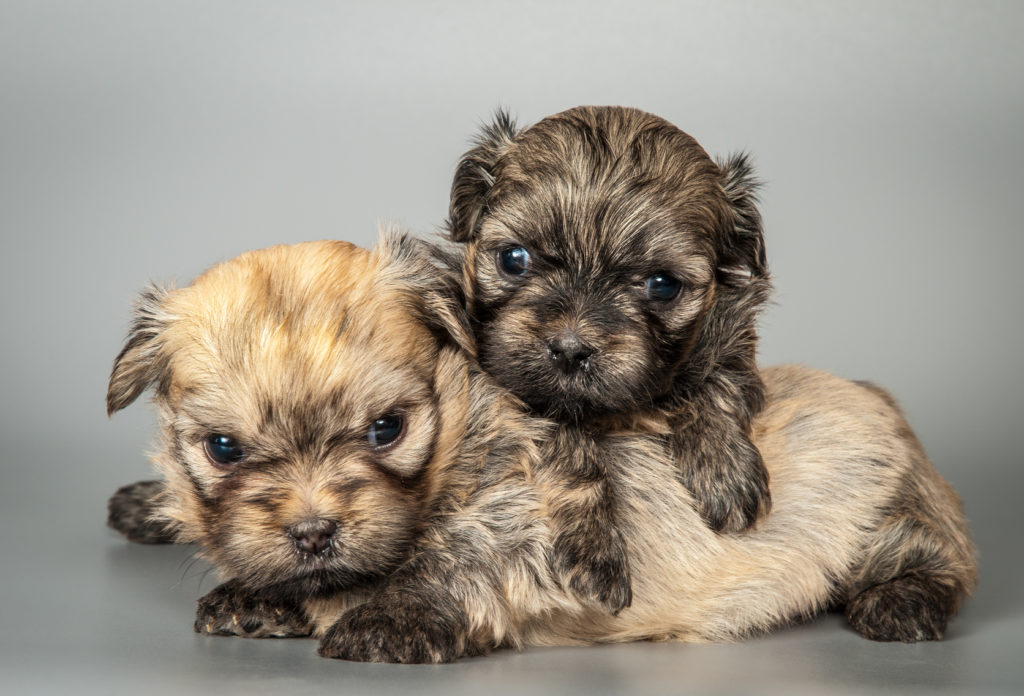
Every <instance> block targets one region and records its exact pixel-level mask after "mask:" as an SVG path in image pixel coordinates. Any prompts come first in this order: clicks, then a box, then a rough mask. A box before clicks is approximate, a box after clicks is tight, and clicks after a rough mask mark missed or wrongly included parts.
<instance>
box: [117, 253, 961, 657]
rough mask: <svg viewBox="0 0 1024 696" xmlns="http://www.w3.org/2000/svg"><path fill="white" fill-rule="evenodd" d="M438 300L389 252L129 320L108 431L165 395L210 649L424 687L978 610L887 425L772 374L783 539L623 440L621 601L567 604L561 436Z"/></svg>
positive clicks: (442, 296) (226, 288)
mask: <svg viewBox="0 0 1024 696" xmlns="http://www.w3.org/2000/svg"><path fill="white" fill-rule="evenodd" d="M452 275H454V274H452ZM450 279H451V276H449V275H448V274H447V273H445V272H443V269H439V268H437V267H436V266H435V265H433V264H432V263H431V262H430V261H429V259H427V258H425V257H424V256H423V255H422V254H421V252H420V249H419V247H418V245H416V244H415V243H413V242H411V241H410V240H408V239H406V238H402V237H393V236H392V237H388V238H386V239H385V241H384V242H383V243H382V245H381V246H380V247H378V248H377V249H376V250H375V251H373V252H366V251H363V250H360V249H358V248H355V247H352V246H351V245H347V244H344V243H339V242H333V243H332V242H320V243H312V244H304V245H297V246H293V247H275V248H272V249H268V250H263V251H259V252H251V253H249V254H245V255H243V256H241V257H239V258H237V259H234V260H232V261H229V262H227V263H225V264H222V265H220V266H217V267H215V268H213V269H211V270H210V271H208V272H207V273H206V274H204V275H203V276H201V277H200V278H198V279H197V280H196V281H195V282H194V283H193V284H192V285H191V286H189V287H187V288H183V289H180V290H172V291H169V292H158V291H152V292H149V293H147V294H145V295H144V296H143V299H142V301H141V302H140V304H139V307H138V310H137V317H136V322H135V324H134V326H133V328H132V330H131V333H130V334H129V337H128V341H127V343H126V345H125V348H124V350H123V351H122V352H121V354H120V355H119V356H118V358H117V360H116V361H115V365H114V370H113V373H112V376H111V382H110V388H109V392H108V406H109V409H110V411H111V412H113V411H116V410H118V409H120V408H123V407H124V406H126V405H128V404H129V403H131V401H133V400H134V399H136V398H137V397H138V396H139V395H140V394H141V393H142V392H143V391H144V390H145V389H146V388H147V387H149V386H153V387H154V388H155V400H156V404H157V407H158V410H159V412H160V418H161V424H162V437H161V451H160V452H159V453H158V454H157V456H156V464H157V466H158V468H159V469H160V470H162V471H163V473H164V474H165V476H166V477H167V484H166V493H165V494H164V495H163V499H162V501H161V503H160V512H161V514H162V515H163V516H164V517H165V518H166V519H168V520H170V524H171V526H172V527H173V528H174V529H175V530H176V533H177V534H178V535H179V537H180V538H181V539H182V540H185V541H195V542H198V543H199V544H200V545H201V546H202V548H203V551H204V553H205V554H206V556H207V557H208V558H210V559H211V560H212V561H213V562H214V563H215V564H216V565H217V566H218V568H219V569H220V570H221V572H222V573H223V574H224V575H225V577H226V578H228V579H229V581H228V582H227V583H225V584H224V585H222V586H220V587H219V588H217V589H215V590H214V591H213V592H211V593H210V594H209V595H207V596H206V597H204V598H203V599H202V600H201V601H200V606H199V612H198V615H197V619H196V629H197V630H198V631H200V632H203V633H220V634H238V635H245V636H267V635H308V634H310V633H313V634H315V635H317V636H318V637H319V638H320V652H321V654H323V655H326V656H330V657H341V658H347V659H358V660H377V661H397V662H438V661H450V660H453V659H457V658H459V657H462V656H466V655H474V654H481V653H485V652H487V651H489V650H491V649H493V648H496V647H501V646H506V647H523V646H526V645H554V644H571V643H588V642H605V641H625V640H636V639H643V638H653V639H678V640H690V641H710V640H731V639H736V638H740V637H742V636H745V635H749V634H751V633H753V632H756V631H762V630H766V629H769V628H772V627H774V626H778V625H780V624H785V623H787V622H789V621H792V620H794V619H796V618H799V617H804V616H809V615H811V614H813V613H814V612H817V611H820V610H822V609H824V608H826V607H828V606H830V605H831V604H833V603H836V602H844V601H847V600H850V604H849V607H850V609H849V614H850V616H851V621H852V622H853V624H854V626H855V627H856V628H857V629H858V630H859V631H860V632H861V633H863V634H864V635H866V636H868V637H880V638H885V639H892V638H900V639H903V640H919V639H925V638H935V637H938V636H939V635H940V634H941V631H942V629H943V627H944V626H945V622H946V618H947V617H948V616H949V615H950V614H951V613H953V612H954V611H955V610H956V607H957V606H958V604H959V602H960V600H961V598H962V597H963V596H964V594H965V593H966V592H967V591H968V590H969V589H970V587H971V586H972V585H973V582H974V561H973V550H972V548H971V544H970V541H969V539H968V538H967V533H966V527H965V524H964V520H963V517H962V514H961V513H960V507H959V500H958V499H957V497H956V494H955V493H954V492H953V491H952V490H951V489H950V488H949V486H948V485H946V484H945V483H944V482H943V481H942V479H941V478H940V477H939V476H938V475H937V474H936V473H935V471H934V469H933V468H932V467H931V465H930V464H929V462H928V461H927V459H926V458H925V456H924V454H923V452H922V451H921V449H920V446H919V445H918V443H917V441H916V439H914V437H913V434H912V433H911V432H910V430H909V428H908V426H907V425H906V422H905V420H904V419H903V417H902V416H901V415H900V413H899V411H898V410H897V409H896V408H895V407H894V405H893V404H892V402H891V401H890V400H889V399H888V397H886V396H885V395H884V394H882V393H880V392H879V391H878V390H876V389H874V388H871V387H865V386H859V385H855V384H852V383H850V382H846V381H843V380H840V379H838V378H835V377H831V376H828V375H825V374H821V373H817V372H812V371H809V370H804V369H802V368H778V369H775V370H768V371H765V372H764V373H763V374H762V377H763V379H764V382H765V385H766V395H767V406H766V408H765V409H764V410H763V411H762V412H761V413H760V415H759V416H758V417H757V418H756V419H755V422H754V426H753V429H752V437H753V439H754V442H755V443H756V444H757V446H758V448H759V449H760V451H761V452H762V454H763V456H764V461H765V464H766V466H767V467H768V470H769V472H770V475H771V477H772V486H773V490H772V492H773V496H774V499H775V507H774V510H773V512H772V513H771V515H769V516H768V517H767V518H765V519H764V520H763V521H762V522H761V523H760V524H759V525H758V526H757V527H756V528H755V529H753V530H751V531H750V532H748V533H746V534H743V535H719V534H716V533H715V532H713V531H712V530H710V529H709V528H708V526H707V525H706V524H704V522H703V521H702V519H701V517H700V515H699V514H698V513H697V512H696V510H695V507H694V501H693V499H692V497H691V496H690V494H689V493H688V492H687V490H686V489H685V488H684V487H682V486H679V485H678V484H677V482H676V476H677V464H676V462H675V461H674V459H673V457H672V455H671V451H670V450H669V448H668V447H667V446H666V442H665V437H664V436H665V433H666V432H668V423H667V422H665V421H658V420H657V419H654V418H651V419H647V420H645V421H643V422H640V421H636V422H633V423H632V424H631V425H630V426H629V427H625V426H623V427H621V428H620V429H619V431H618V434H617V436H616V437H615V438H611V439H609V440H608V442H607V446H608V447H609V448H612V450H613V451H612V452H611V454H612V455H613V456H615V457H616V458H617V460H620V461H623V462H625V463H626V464H627V465H628V466H625V467H623V468H622V469H621V470H620V469H617V470H616V471H613V472H610V484H611V486H612V489H613V490H614V491H615V494H616V496H617V500H618V502H619V505H620V508H619V510H620V513H621V514H620V522H619V524H620V529H621V533H622V534H623V537H624V539H625V540H626V543H627V544H628V545H629V548H630V553H631V556H630V558H631V562H632V568H633V589H634V601H633V604H632V606H631V607H629V608H628V609H624V610H623V611H621V612H620V613H619V614H618V615H612V614H610V613H609V612H608V611H607V610H606V609H605V608H604V606H603V605H601V604H600V603H592V602H589V601H586V600H582V599H580V598H579V597H578V595H577V594H576V593H574V592H572V591H571V590H569V589H568V588H567V585H566V582H565V577H564V576H562V575H560V574H559V573H558V572H557V571H555V570H554V569H553V565H552V554H553V546H552V540H553V533H554V531H553V530H555V529H556V528H557V527H556V525H554V524H553V521H552V518H551V517H550V515H549V511H550V510H552V509H553V508H554V507H555V506H556V505H557V504H559V503H560V501H561V498H562V497H563V496H564V495H565V480H564V476H563V471H562V469H561V468H560V467H552V466H550V465H549V464H550V463H549V462H544V461H542V460H541V459H540V458H539V457H538V452H539V451H540V447H539V445H540V444H541V443H543V442H544V441H545V439H546V438H548V437H549V436H550V434H551V430H550V429H549V428H550V424H549V423H548V422H547V421H545V420H544V419H541V418H535V417H529V416H527V415H526V414H524V412H523V411H522V409H521V406H520V405H519V404H518V402H516V401H515V400H514V399H512V398H511V397H510V396H509V395H508V393H507V392H506V391H504V390H503V389H501V388H500V387H498V386H497V385H496V384H495V383H494V382H492V381H491V379H490V378H489V377H487V376H486V375H485V374H483V373H482V372H481V371H480V370H479V368H477V367H476V365H475V362H474V360H473V359H472V357H471V355H470V353H469V352H468V351H469V350H470V349H471V348H472V346H471V345H469V344H468V342H467V339H466V329H465V326H464V323H463V322H462V321H461V320H460V318H459V313H458V306H457V304H456V302H457V293H456V292H455V290H454V288H453V287H452V283H451V280H450ZM135 502H137V501H135ZM133 504H134V503H133ZM115 508H116V505H115ZM911 513H912V514H911Z"/></svg>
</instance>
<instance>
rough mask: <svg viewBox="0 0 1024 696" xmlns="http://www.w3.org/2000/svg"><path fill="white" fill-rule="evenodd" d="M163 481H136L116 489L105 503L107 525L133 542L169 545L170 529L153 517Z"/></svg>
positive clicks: (160, 495) (172, 533)
mask: <svg viewBox="0 0 1024 696" xmlns="http://www.w3.org/2000/svg"><path fill="white" fill-rule="evenodd" d="M164 486H165V484H164V482H163V481H138V482H136V483H132V484H129V485H127V486H122V487H121V488H118V489H117V491H116V492H115V493H114V495H112V496H110V500H109V501H108V502H107V526H108V527H110V528H111V529H113V530H115V531H117V532H119V533H121V534H123V535H124V536H125V537H127V539H128V540H129V541H134V542H135V543H137V544H173V543H174V540H175V539H174V531H173V530H172V529H171V528H170V527H169V526H168V525H167V524H165V523H163V522H160V521H159V520H154V519H153V513H154V512H156V510H157V508H158V506H159V503H160V499H161V498H162V497H163V494H164Z"/></svg>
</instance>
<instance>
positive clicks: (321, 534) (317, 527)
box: [288, 520, 338, 556]
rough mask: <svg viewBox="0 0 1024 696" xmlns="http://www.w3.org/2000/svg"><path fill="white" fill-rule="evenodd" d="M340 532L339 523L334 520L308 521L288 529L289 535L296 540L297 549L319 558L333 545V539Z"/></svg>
mask: <svg viewBox="0 0 1024 696" xmlns="http://www.w3.org/2000/svg"><path fill="white" fill-rule="evenodd" d="M336 531H338V523H337V522H334V521H332V520H306V521H305V522H300V523H299V524H294V525H292V526H291V527H289V528H288V534H290V535H291V537H292V539H294V540H295V548H297V549H299V550H300V551H305V552H306V553H311V554H313V555H314V556H318V555H320V554H321V553H323V552H324V549H326V548H327V547H328V546H330V545H331V537H333V536H334V533H335V532H336Z"/></svg>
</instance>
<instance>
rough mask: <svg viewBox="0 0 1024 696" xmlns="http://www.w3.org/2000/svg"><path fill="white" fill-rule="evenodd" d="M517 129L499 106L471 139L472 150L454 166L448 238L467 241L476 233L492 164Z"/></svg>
mask: <svg viewBox="0 0 1024 696" xmlns="http://www.w3.org/2000/svg"><path fill="white" fill-rule="evenodd" d="M518 132H519V130H518V128H517V127H516V124H515V121H514V120H513V119H512V117H511V116H509V114H508V112H507V111H505V110H504V109H499V110H498V111H497V112H496V113H495V114H494V122H493V123H491V124H490V125H489V126H484V128H483V129H482V130H481V131H480V135H478V136H477V137H476V139H475V140H474V141H473V142H474V147H473V149H472V150H470V151H469V152H467V153H466V154H465V155H463V156H462V159H461V160H460V161H459V164H458V166H457V167H456V169H455V179H454V180H453V181H452V194H451V200H450V202H449V205H448V222H447V225H446V227H447V229H448V236H449V237H450V238H451V239H452V241H456V242H468V241H469V240H471V239H472V238H473V237H475V236H476V233H477V230H478V228H479V224H480V218H481V216H482V214H483V211H484V209H485V208H486V207H487V194H488V192H489V191H490V190H491V185H492V184H493V183H494V164H495V163H496V162H497V161H498V158H499V157H501V155H502V153H503V152H504V151H505V150H506V149H507V148H508V146H509V145H510V144H511V143H512V141H513V139H514V138H515V137H516V135H517V134H518Z"/></svg>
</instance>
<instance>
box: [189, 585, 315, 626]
mask: <svg viewBox="0 0 1024 696" xmlns="http://www.w3.org/2000/svg"><path fill="white" fill-rule="evenodd" d="M195 629H196V633H206V634H209V635H217V636H242V637H243V638H292V637H302V636H308V635H310V634H311V633H312V632H313V623H312V622H311V621H310V619H309V617H308V616H306V613H305V612H304V611H303V610H302V607H300V606H299V605H298V603H295V602H290V601H284V600H280V599H274V598H269V597H264V596H262V595H260V594H259V593H256V592H253V591H252V590H249V589H247V588H245V587H244V586H243V585H242V584H241V583H239V582H238V581H237V580H231V581H229V582H226V583H224V584H223V585H221V586H219V587H217V588H215V589H214V590H213V591H212V592H210V593H209V594H207V595H206V596H205V597H202V598H201V599H200V600H199V608H198V609H197V611H196V623H195Z"/></svg>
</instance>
